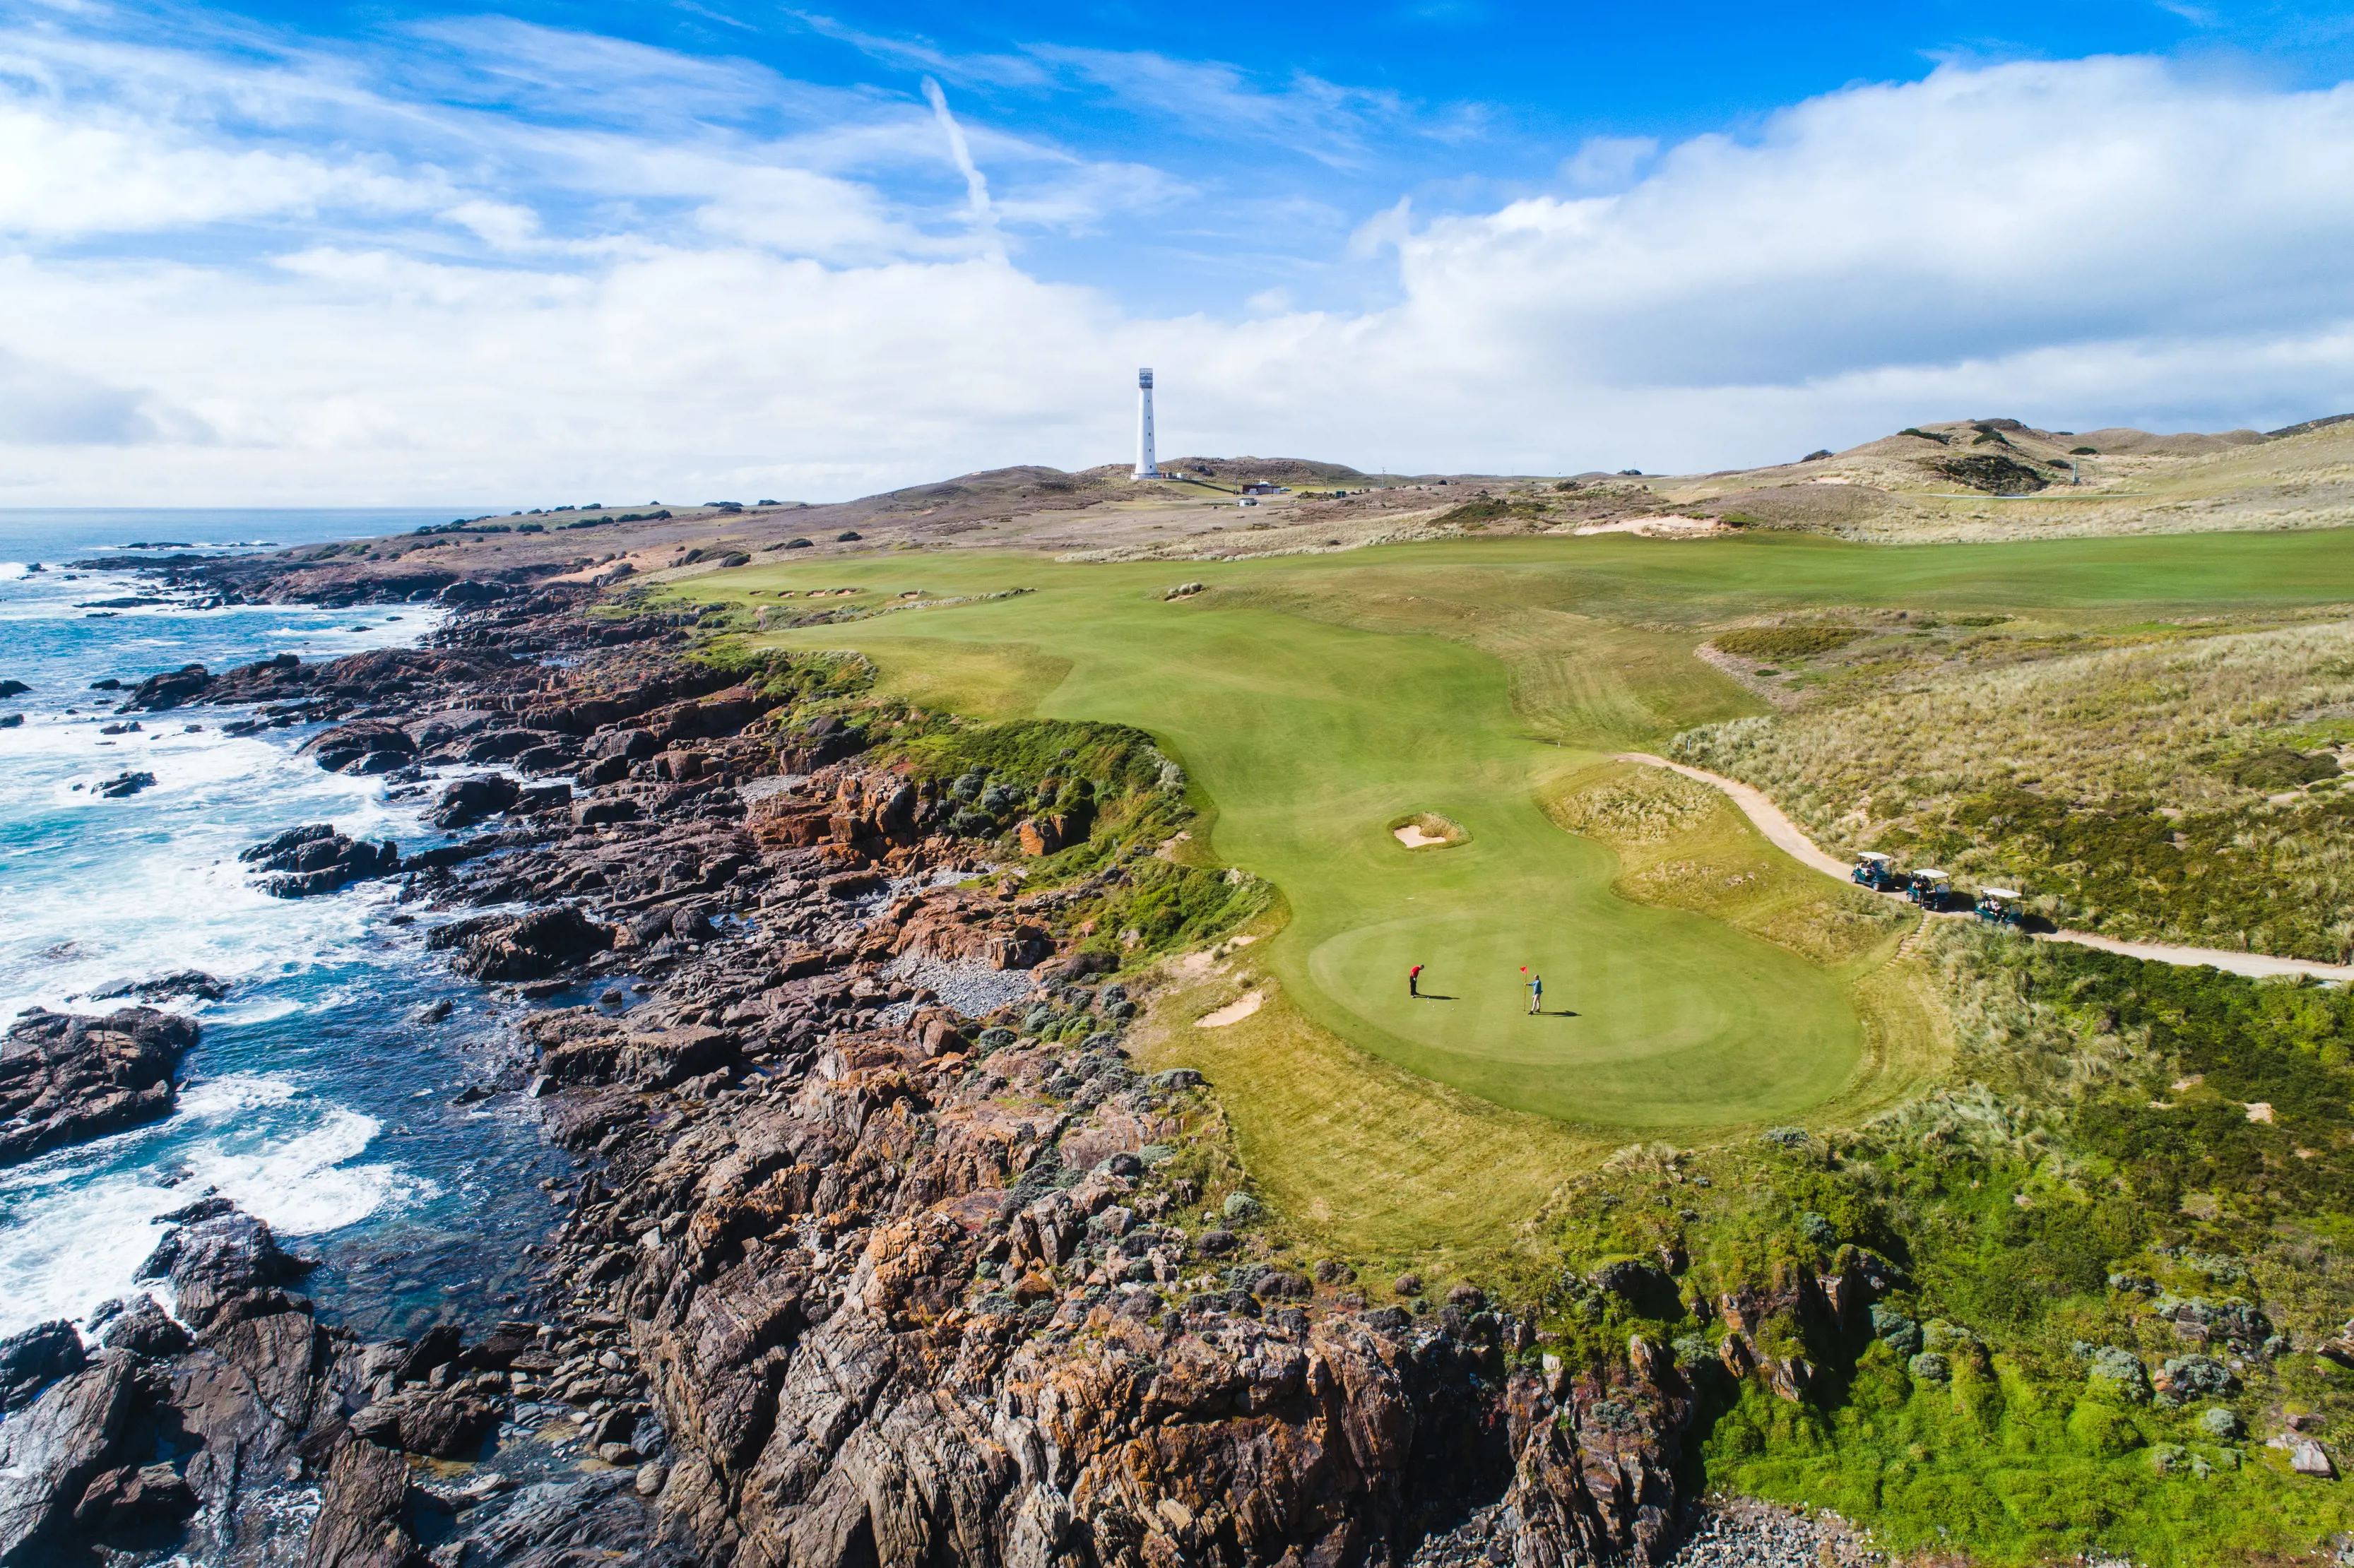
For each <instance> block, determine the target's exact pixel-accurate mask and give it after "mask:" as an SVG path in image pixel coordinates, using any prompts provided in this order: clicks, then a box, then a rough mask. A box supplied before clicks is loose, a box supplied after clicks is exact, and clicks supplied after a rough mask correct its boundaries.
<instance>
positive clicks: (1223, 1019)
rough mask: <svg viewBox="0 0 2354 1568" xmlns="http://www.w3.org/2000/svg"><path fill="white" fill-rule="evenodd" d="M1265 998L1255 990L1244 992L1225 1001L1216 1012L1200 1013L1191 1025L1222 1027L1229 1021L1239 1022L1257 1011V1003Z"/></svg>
mask: <svg viewBox="0 0 2354 1568" xmlns="http://www.w3.org/2000/svg"><path fill="white" fill-rule="evenodd" d="M1266 1000H1267V999H1266V998H1265V997H1263V996H1261V995H1260V994H1259V993H1258V992H1257V991H1248V992H1246V993H1245V994H1244V995H1243V996H1242V997H1240V998H1239V999H1237V1000H1235V1001H1230V1002H1228V1003H1226V1005H1225V1006H1224V1007H1222V1008H1220V1009H1218V1011H1217V1012H1205V1013H1204V1014H1202V1016H1201V1017H1199V1018H1197V1019H1195V1020H1193V1027H1194V1028H1196V1029H1224V1028H1225V1026H1226V1025H1227V1024H1229V1023H1240V1022H1242V1021H1243V1020H1244V1019H1246V1018H1248V1017H1249V1016H1250V1015H1251V1014H1252V1013H1254V1012H1257V1011H1258V1004H1259V1003H1260V1002H1262V1001H1266Z"/></svg>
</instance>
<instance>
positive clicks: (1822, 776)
mask: <svg viewBox="0 0 2354 1568" xmlns="http://www.w3.org/2000/svg"><path fill="white" fill-rule="evenodd" d="M1794 630H1796V629H1794ZM1727 635H1728V636H1733V635H1738V634H1734V633H1728V634H1727ZM1723 641H1724V640H1723V639H1722V638H1721V639H1719V643H1720V645H1723ZM2021 651H2022V652H2030V653H2043V652H2049V651H2048V650H2047V649H2044V648H2042V647H2041V646H2035V645H2029V646H2024V647H2022V650H2021ZM1892 685H1893V686H1894V687H1895V688H1896V689H1889V688H1890V687H1891V686H1892ZM2349 738H2354V626H2349V625H2348V624H2347V623H2343V622H2336V623H2330V624H2327V625H2322V626H2313V627H2298V628H2292V629H2289V630H2275V631H2266V632H2255V633H2243V634H2238V635H2228V636H2211V637H2206V638H2201V639H2199V640H2197V641H2165V642H2161V643H2156V644H2152V645H2147V646H2141V647H2127V648H2121V649H2114V650H2110V651H2106V652H2095V653H2089V654H2079V655H2075V656H2073V657H2046V658H2043V659H2041V660H2040V661H2039V662H2027V663H2020V664H2014V665H2011V666H2009V667H2006V668H1996V669H1978V670H1961V671H1954V670H1946V671H1938V672H1932V673H1926V674H1924V673H1920V672H1917V671H1912V670H1900V671H1899V672H1898V673H1897V674H1896V676H1895V678H1894V679H1893V680H1891V679H1887V678H1885V677H1883V679H1882V681H1881V682H1880V683H1876V684H1875V685H1873V686H1872V687H1869V688H1867V689H1865V690H1863V691H1862V692H1861V693H1860V694H1859V693H1857V692H1856V691H1855V690H1854V688H1852V687H1849V688H1843V689H1842V690H1841V691H1840V693H1837V694H1834V695H1833V698H1832V700H1829V701H1827V702H1825V703H1824V704H1822V705H1819V706H1818V707H1815V708H1813V709H1811V710H1808V711H1805V712H1801V713H1797V714H1794V715H1785V716H1780V717H1776V718H1749V719H1738V720H1734V721H1731V722H1728V723H1723V724H1717V725H1711V726H1704V727H1702V728H1700V729H1695V730H1690V731H1687V732H1685V733H1684V734H1682V735H1680V736H1677V737H1676V738H1675V740H1674V741H1673V742H1672V743H1671V744H1670V749H1671V752H1672V754H1673V755H1675V756H1676V757H1677V758H1680V759H1681V760H1684V761H1688V762H1691V763H1694V764H1697V765H1699V766H1701V767H1705V768H1713V769H1715V770H1717V771H1720V772H1724V773H1728V774H1731V775H1733V776H1734V777H1735V778H1739V779H1746V780H1747V781H1749V782H1751V783H1754V784H1756V785H1758V786H1759V787H1760V788H1762V789H1765V790H1767V791H1768V792H1769V793H1771V794H1772V795H1773V796H1774V798H1775V800H1776V802H1777V803H1778V804H1780V805H1781V806H1782V808H1783V809H1784V810H1787V811H1788V812H1790V814H1791V815H1792V816H1793V817H1794V818H1796V819H1797V821H1799V822H1800V823H1801V824H1802V825H1803V826H1804V827H1805V828H1806V829H1807V830H1808V832H1809V833H1810V834H1812V835H1813V836H1815V838H1816V839H1817V840H1818V841H1819V842H1822V843H1824V844H1826V845H1827V846H1832V847H1836V848H1838V849H1840V850H1844V851H1850V852H1851V851H1854V850H1861V849H1879V850H1882V851H1888V852H1892V853H1900V854H1902V855H1903V856H1904V857H1906V858H1907V859H1909V860H1911V861H1913V862H1914V863H1935V864H1938V865H1942V866H1944V867H1945V868H1946V869H1947V870H1950V871H1954V872H1956V874H1964V875H1975V876H1977V877H1978V879H1980V880H1982V881H2001V882H2004V883H2008V884H2011V885H2024V886H2025V887H2026V888H2027V889H2028V890H2029V891H2030V892H2031V893H2034V894H2037V895H2041V897H2042V903H2041V907H2043V908H2044V909H2045V911H2046V912H2047V913H2049V914H2050V915H2051V916H2052V917H2053V918H2055V919H2058V920H2060V921H2061V922H2062V923H2063V924H2072V925H2080V926H2085V927H2093V928H2096V929H2099V930H2102V931H2105V932H2108V933H2111V934H2115V935H2119V936H2126V937H2150V938H2168V939H2172V940H2178V941H2189V942H2194V943H2198V944H2201V945H2206V946H2214V947H2223V948H2246V949H2251V950H2255V951H2263V952H2275V953H2283V954H2288V955H2293V956H2297V957H2303V958H2310V959H2322V960H2328V961H2345V960H2347V959H2349V958H2354V921H2349V919H2348V917H2347V914H2346V910H2347V906H2348V905H2349V901H2350V900H2354V848H2349V829H2354V797H2347V796H2340V795H2338V794H2337V793H2336V792H2335V779H2336V778H2337V776H2338V768H2339V764H2338V758H2337V757H2336V755H2335V748H2336V747H2338V745H2340V744H2342V743H2343V742H2344V741H2346V740H2347V739H2349Z"/></svg>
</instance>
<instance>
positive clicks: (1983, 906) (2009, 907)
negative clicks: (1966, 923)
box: [1978, 887, 2027, 926]
mask: <svg viewBox="0 0 2354 1568" xmlns="http://www.w3.org/2000/svg"><path fill="white" fill-rule="evenodd" d="M2021 896H2022V895H2021V894H2020V891H2019V889H2017V888H2015V887H1981V888H1979V889H1978V918H1979V919H1981V920H1984V921H1986V922H1987V923H1988V925H1990V926H2023V925H2025V924H2026V923H2027V912H2026V911H2025V910H2023V909H2021V908H2020V906H2019V901H2020V897H2021Z"/></svg>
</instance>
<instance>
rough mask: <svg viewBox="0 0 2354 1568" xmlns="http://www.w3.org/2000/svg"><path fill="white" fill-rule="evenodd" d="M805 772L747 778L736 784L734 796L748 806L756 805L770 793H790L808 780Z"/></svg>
mask: <svg viewBox="0 0 2354 1568" xmlns="http://www.w3.org/2000/svg"><path fill="white" fill-rule="evenodd" d="M809 777H810V776H809V775H808V774H806V773H779V774H775V775H772V776H771V777H769V778H767V779H748V780H747V781H746V782H744V783H742V784H738V785H737V786H736V798H737V800H741V801H743V802H744V804H746V805H748V806H756V805H758V804H759V803H760V802H761V801H763V800H768V799H769V797H770V796H772V795H785V794H790V793H791V792H792V791H793V790H794V789H799V788H800V787H801V785H803V784H806V783H808V782H809Z"/></svg>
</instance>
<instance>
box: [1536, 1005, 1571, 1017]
mask: <svg viewBox="0 0 2354 1568" xmlns="http://www.w3.org/2000/svg"><path fill="white" fill-rule="evenodd" d="M1530 1016H1531V1017H1532V1018H1575V1017H1577V1016H1578V1015H1577V1013H1575V1012H1573V1011H1571V1010H1570V1009H1568V1008H1566V1007H1547V1008H1542V1009H1540V1010H1539V1011H1537V1012H1533V1013H1531V1014H1530Z"/></svg>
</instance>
